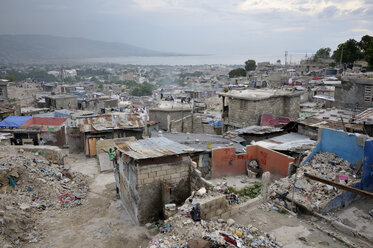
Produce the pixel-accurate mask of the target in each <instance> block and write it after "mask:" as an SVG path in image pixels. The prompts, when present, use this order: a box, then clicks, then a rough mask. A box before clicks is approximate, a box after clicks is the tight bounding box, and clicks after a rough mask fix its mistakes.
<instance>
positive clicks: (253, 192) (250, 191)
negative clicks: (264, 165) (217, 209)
mask: <svg viewBox="0 0 373 248" xmlns="http://www.w3.org/2000/svg"><path fill="white" fill-rule="evenodd" d="M228 189H229V191H230V192H231V193H234V194H236V195H238V196H239V197H248V198H255V197H257V196H258V195H259V194H260V191H261V189H262V184H261V183H260V182H255V183H254V185H252V186H246V187H244V188H243V189H240V190H236V189H235V188H233V187H228Z"/></svg>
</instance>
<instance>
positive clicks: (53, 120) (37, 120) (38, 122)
mask: <svg viewBox="0 0 373 248" xmlns="http://www.w3.org/2000/svg"><path fill="white" fill-rule="evenodd" d="M66 120H67V118H57V117H32V118H31V119H29V120H28V121H26V122H25V123H24V124H23V125H22V127H31V126H61V125H62V124H63V123H64V122H65V121H66Z"/></svg>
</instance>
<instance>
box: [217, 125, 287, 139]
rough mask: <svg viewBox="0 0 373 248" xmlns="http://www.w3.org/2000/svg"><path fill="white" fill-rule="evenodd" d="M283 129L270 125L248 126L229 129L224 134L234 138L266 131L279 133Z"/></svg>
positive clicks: (260, 133)
mask: <svg viewBox="0 0 373 248" xmlns="http://www.w3.org/2000/svg"><path fill="white" fill-rule="evenodd" d="M282 131H283V130H282V129H281V128H277V127H270V126H255V125H254V126H248V127H245V128H240V129H235V130H232V131H228V132H226V133H225V134H223V136H224V137H227V138H233V137H236V136H238V135H241V134H258V135H262V134H266V133H277V132H282Z"/></svg>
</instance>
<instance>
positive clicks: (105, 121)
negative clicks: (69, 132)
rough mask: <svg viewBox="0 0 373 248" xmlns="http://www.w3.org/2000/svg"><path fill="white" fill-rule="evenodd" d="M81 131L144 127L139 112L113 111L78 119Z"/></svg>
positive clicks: (77, 122)
mask: <svg viewBox="0 0 373 248" xmlns="http://www.w3.org/2000/svg"><path fill="white" fill-rule="evenodd" d="M76 124H77V126H78V127H79V129H80V131H81V132H97V131H107V130H115V129H138V128H143V127H144V122H143V120H142V119H141V117H140V115H139V114H134V113H113V114H103V115H99V116H94V117H87V118H79V119H76Z"/></svg>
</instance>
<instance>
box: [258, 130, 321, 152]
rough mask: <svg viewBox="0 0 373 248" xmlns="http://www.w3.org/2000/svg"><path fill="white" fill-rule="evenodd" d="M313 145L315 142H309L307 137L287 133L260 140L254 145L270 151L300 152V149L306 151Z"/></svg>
mask: <svg viewBox="0 0 373 248" xmlns="http://www.w3.org/2000/svg"><path fill="white" fill-rule="evenodd" d="M315 143H316V141H313V140H311V139H310V138H309V137H307V136H304V135H301V134H298V133H288V134H284V135H280V136H276V137H273V138H270V139H266V140H261V141H258V142H256V143H255V144H256V145H259V146H262V147H265V148H268V149H272V150H279V151H290V150H291V151H295V150H301V149H302V148H304V149H306V150H308V149H310V146H312V145H314V144H315Z"/></svg>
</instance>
